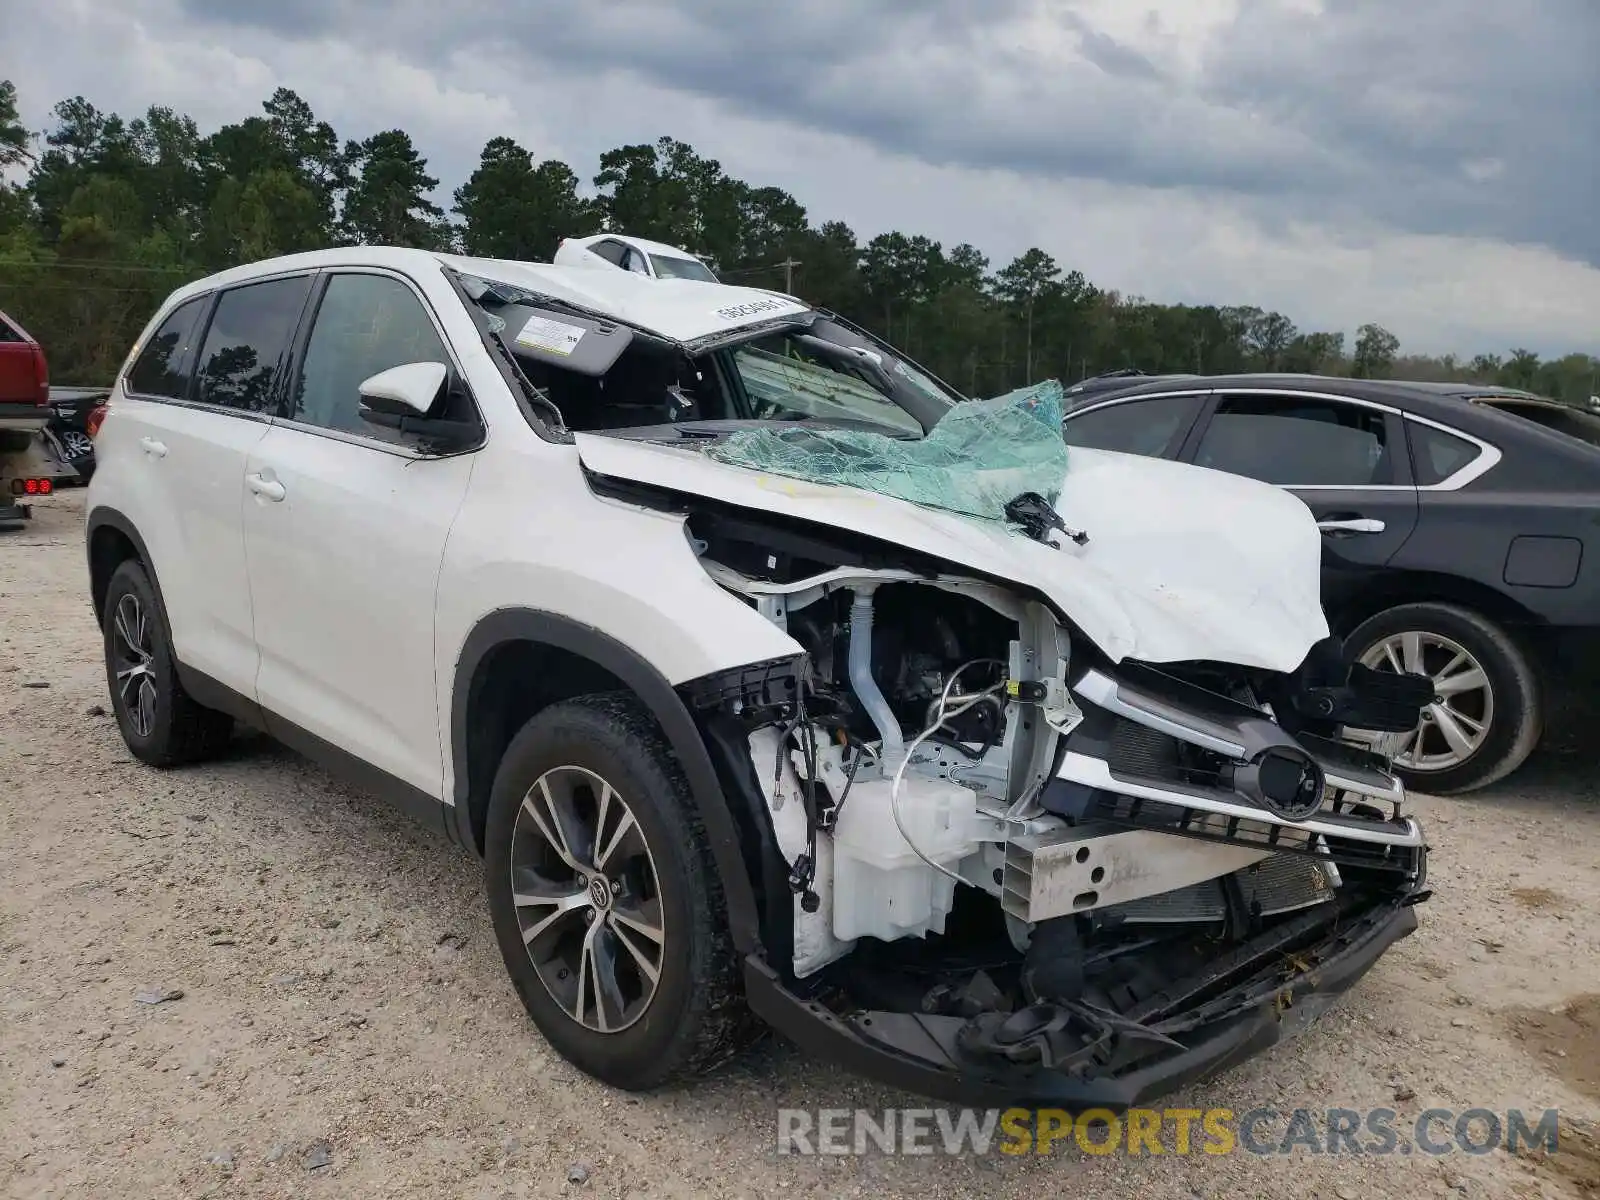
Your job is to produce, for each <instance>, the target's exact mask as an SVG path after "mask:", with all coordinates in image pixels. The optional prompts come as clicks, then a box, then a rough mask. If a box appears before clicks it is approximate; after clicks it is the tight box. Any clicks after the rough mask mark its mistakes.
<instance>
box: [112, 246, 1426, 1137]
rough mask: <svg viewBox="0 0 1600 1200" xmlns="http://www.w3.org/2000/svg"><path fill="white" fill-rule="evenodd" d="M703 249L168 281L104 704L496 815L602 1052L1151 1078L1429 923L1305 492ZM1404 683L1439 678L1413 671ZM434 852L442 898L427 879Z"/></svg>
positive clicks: (366, 257) (496, 894) (1394, 724)
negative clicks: (945, 368)
mask: <svg viewBox="0 0 1600 1200" xmlns="http://www.w3.org/2000/svg"><path fill="white" fill-rule="evenodd" d="M960 401H961V398H960V397H959V396H957V395H956V394H955V393H954V392H952V391H951V390H950V389H949V388H948V387H946V386H945V385H943V384H942V383H940V382H939V381H938V380H936V379H934V378H932V377H931V376H929V375H928V374H927V373H926V372H925V371H923V370H921V369H920V368H918V367H917V366H916V365H914V364H913V363H911V362H909V361H908V360H907V359H905V358H904V357H903V356H901V355H899V354H897V353H896V352H895V351H894V350H892V349H891V348H890V347H888V346H886V345H884V344H882V343H881V342H879V341H877V340H876V339H874V338H872V337H870V336H869V335H867V334H865V333H864V332H862V331H861V330H859V329H857V328H855V327H854V326H852V325H850V324H849V323H848V322H846V321H844V320H842V319H841V318H839V317H837V316H834V315H833V314H830V313H825V312H817V311H813V310H810V309H807V308H805V307H804V306H803V305H801V304H799V303H798V302H795V301H792V300H789V299H786V298H779V297H775V296H773V295H771V294H769V293H765V292H759V291H752V290H747V289H741V288H733V287H726V286H722V285H720V284H706V283H688V282H681V281H673V280H650V279H644V278H636V277H634V276H631V275H629V274H627V273H625V272H621V271H617V272H599V271H587V270H582V269H566V268H561V267H554V266H548V265H540V264H529V263H514V262H492V261H480V260H472V259H465V258H459V257H452V256H449V255H441V254H432V253H427V252H423V251H415V250H398V249H383V248H366V249H360V248H356V249H341V250H329V251H322V252H317V253H313V254H307V255H300V256H296V257H291V258H283V259H277V260H273V261H270V262H264V263H258V264H255V265H253V266H249V267H243V268H239V269H237V270H232V271H228V272H226V273H224V274H221V275H217V276H214V277H212V278H209V279H206V280H203V281H201V282H199V283H195V284H191V285H189V286H187V287H185V288H183V289H181V290H180V291H178V292H177V293H175V294H174V295H173V296H172V298H171V299H170V300H169V301H168V302H167V303H166V305H164V306H163V308H162V309H161V311H160V312H159V313H158V314H157V316H156V317H155V319H154V320H153V321H152V322H151V323H150V326H149V328H148V329H147V330H146V331H145V333H144V335H143V336H142V337H141V339H140V342H139V344H138V346H137V347H135V349H134V351H133V353H132V354H131V355H130V356H129V359H128V363H127V366H126V368H125V369H124V371H123V373H122V375H121V377H120V378H119V379H118V381H117V383H116V387H115V391H114V392H113V394H112V397H111V399H110V401H109V406H108V412H107V415H106V417H105V420H104V423H103V425H102V426H101V428H100V431H99V434H98V438H97V444H96V454H97V458H98V469H97V470H96V472H95V476H94V481H93V483H92V485H91V488H90V493H89V517H88V555H89V566H90V573H91V580H92V591H93V602H94V606H95V612H96V614H97V616H98V618H99V620H100V622H101V624H102V627H103V629H104V635H105V657H106V673H107V679H108V681H109V684H110V688H111V696H112V700H113V703H114V705H115V711H116V716H117V720H118V722H119V724H120V726H121V729H122V733H123V736H124V738H125V739H126V740H127V744H128V746H129V748H130V749H131V750H132V751H133V753H134V754H135V755H136V756H137V757H138V758H140V759H142V760H144V761H145V762H147V763H150V764H152V765H156V766H166V765H171V764H176V763H180V762H185V761H192V760H194V759H197V758H199V757H202V756H204V755H206V754H208V753H213V752H215V751H217V750H219V749H220V748H222V747H223V745H224V744H225V743H226V741H227V739H228V736H229V733H230V729H231V727H232V724H233V722H234V721H235V720H236V719H237V720H242V721H245V722H248V723H250V724H252V725H256V726H259V727H260V728H262V729H265V730H266V731H267V732H268V733H270V734H272V735H273V736H275V737H277V738H279V739H280V740H282V741H283V742H286V743H287V744H289V745H290V746H293V747H295V748H297V749H299V750H301V751H303V752H304V753H306V754H308V755H309V756H311V757H313V758H315V759H317V760H319V761H321V762H323V763H325V764H327V765H328V766H329V767H330V768H331V769H333V770H335V771H337V772H342V773H344V774H346V775H348V776H349V777H351V778H353V779H355V780H356V781H359V782H361V783H363V784H365V785H367V786H369V787H370V788H371V789H372V790H374V791H376V792H378V793H381V794H383V795H385V796H387V797H389V798H391V799H393V800H394V801H396V802H398V803H399V804H400V805H402V806H403V807H404V808H406V809H407V810H409V811H410V812H412V813H414V814H415V815H417V816H418V817H419V818H421V819H422V820H424V821H426V822H428V823H429V824H431V825H432V826H434V827H436V828H439V829H441V830H442V831H444V832H445V833H447V834H448V835H449V836H450V837H452V838H454V839H456V840H458V841H460V842H461V843H463V844H464V845H466V846H468V847H470V848H471V849H472V850H474V851H475V852H478V853H480V854H481V855H482V857H483V860H484V862H485V884H486V889H487V893H488V901H489V908H490V911H491V913H492V917H493V925H494V930H495V934H496V937H497V938H498V940H499V943H500V947H501V950H502V952H503V954H504V957H505V962H506V966H507V968H508V970H509V972H510V975H511V978H512V980H513V981H514V982H515V984H516V987H517V990H518V991H519V993H520V994H521V996H522V999H523V1002H524V1003H525V1004H526V1006H527V1009H528V1011H529V1013H530V1014H531V1015H532V1017H533V1020H534V1021H535V1022H536V1023H537V1025H538V1026H539V1028H540V1029H541V1030H542V1031H543V1033H544V1034H545V1036H546V1037H547V1038H548V1039H549V1041H550V1042H551V1043H552V1044H553V1045H554V1046H555V1047H556V1048H557V1049H558V1050H560V1052H561V1053H562V1054H564V1055H565V1056H566V1057H567V1058H569V1059H570V1060H571V1061H573V1062H574V1063H576V1064H578V1065H579V1066H580V1067H582V1068H583V1069H584V1070H586V1071H588V1072H590V1073H592V1074H593V1075H596V1076H598V1077H599V1078H601V1079H604V1080H607V1081H609V1082H611V1083H613V1084H616V1085H619V1086H622V1087H626V1088H645V1087H651V1086H654V1085H658V1084H661V1083H663V1082H665V1081H667V1080H669V1079H672V1078H675V1077H680V1076H683V1075H685V1074H687V1073H691V1072H694V1071H697V1070H703V1069H705V1068H706V1067H708V1066H710V1065H712V1064H713V1063H715V1062H717V1061H718V1060H720V1059H721V1058H723V1057H725V1056H726V1055H728V1054H730V1053H732V1052H733V1051H734V1050H735V1049H736V1048H737V1047H738V1046H739V1044H740V1043H741V1041H742V1040H743V1039H744V1038H745V1037H746V1036H747V1035H748V1033H749V1032H750V1031H751V1030H753V1029H755V1028H758V1022H755V1021H752V1020H750V1019H749V1014H751V1013H753V1014H754V1015H755V1016H757V1017H759V1018H761V1019H762V1020H764V1021H765V1022H766V1023H767V1024H769V1025H771V1026H773V1027H775V1028H777V1029H778V1030H780V1031H782V1032H783V1033H785V1034H787V1035H788V1036H790V1037H791V1038H793V1039H794V1040H796V1041H798V1042H799V1043H801V1044H802V1045H803V1046H805V1047H807V1048H809V1049H811V1050H813V1051H815V1052H817V1053H819V1054H825V1055H828V1056H830V1057H834V1058H837V1059H840V1060H842V1061H844V1062H846V1063H848V1064H849V1065H851V1066H852V1067H854V1068H855V1069H857V1070H860V1071H862V1072H864V1073H867V1074H871V1075H874V1076H877V1077H879V1078H881V1079H883V1080H886V1081H888V1082H891V1083H893V1084H896V1085H900V1086H903V1087H906V1088H909V1089H911V1090H914V1091H919V1092H922V1093H925V1094H928V1095H933V1096H938V1097H943V1098H948V1099H955V1100H960V1101H966V1102H973V1103H1009V1102H1014V1101H1031V1102H1037V1103H1060V1104H1069V1105H1075V1106H1081V1105H1084V1104H1088V1103H1095V1104H1107V1105H1110V1106H1113V1107H1116V1106H1122V1105H1127V1104H1132V1103H1136V1102H1141V1101H1143V1100H1146V1099H1149V1098H1150V1097H1152V1096H1154V1095H1156V1094H1158V1093H1160V1092H1162V1091H1165V1090H1168V1089H1170V1088H1172V1087H1174V1086H1176V1085H1178V1084H1179V1083H1181V1082H1183V1081H1185V1080H1188V1079H1192V1078H1195V1077H1197V1076H1199V1075H1202V1074H1204V1073H1206V1072H1208V1071H1210V1070H1213V1069H1215V1068H1217V1067H1218V1066H1221V1065H1224V1064H1227V1063H1231V1062H1234V1061H1237V1060H1238V1059H1239V1058H1241V1057H1243V1056H1245V1055H1247V1054H1249V1053H1251V1052H1253V1051H1254V1050H1257V1049H1259V1048H1261V1047H1263V1046H1266V1045H1268V1044H1270V1043H1271V1042H1273V1041H1275V1040H1276V1039H1278V1038H1279V1037H1280V1036H1283V1034H1284V1033H1286V1032H1292V1031H1294V1030H1296V1029H1298V1028H1300V1027H1301V1026H1303V1025H1304V1024H1305V1023H1306V1022H1307V1021H1308V1020H1309V1019H1310V1018H1312V1017H1314V1016H1315V1015H1316V1014H1317V1013H1318V1012H1319V1011H1320V1010H1321V1009H1322V1008H1323V1007H1324V1006H1325V1005H1326V1004H1327V1003H1328V1002H1329V1000H1330V999H1331V998H1332V997H1334V996H1335V995H1337V994H1338V993H1340V992H1341V991H1343V990H1344V989H1346V988H1347V987H1349V986H1350V984H1351V983H1352V982H1353V981H1354V980H1355V979H1356V978H1357V977H1359V976H1360V975H1361V974H1362V973H1363V972H1364V971H1365V970H1366V969H1367V968H1368V967H1370V966H1371V965H1372V963H1373V962H1374V961H1375V960H1376V959H1377V958H1378V956H1379V955H1380V954H1381V953H1382V952H1383V950H1384V949H1385V948H1386V947H1387V946H1389V945H1390V944H1391V943H1393V942H1394V941H1395V940H1396V939H1398V938H1400V937H1402V936H1404V935H1405V934H1407V933H1408V932H1410V931H1411V930H1412V929H1413V928H1415V924H1416V919H1415V915H1414V910H1413V905H1414V904H1415V903H1416V902H1417V901H1419V900H1421V899H1422V898H1423V897H1424V896H1425V894H1426V893H1425V891H1424V886H1425V884H1424V874H1425V872H1424V859H1425V853H1426V849H1425V846H1424V843H1423V837H1422V832H1421V830H1420V829H1419V828H1418V826H1417V824H1416V822H1415V821H1414V820H1412V819H1411V818H1410V817H1409V816H1407V815H1406V813H1405V811H1404V804H1405V798H1404V795H1403V792H1402V789H1401V787H1400V786H1399V785H1398V784H1397V783H1396V782H1395V780H1394V778H1393V777H1392V776H1391V775H1390V774H1389V772H1388V771H1387V769H1386V764H1384V763H1383V762H1382V761H1381V760H1378V759H1376V758H1374V757H1372V756H1371V755H1370V754H1369V753H1368V752H1366V751H1364V750H1361V749H1357V748H1354V747H1352V746H1349V745H1346V744H1344V743H1343V742H1342V741H1340V740H1339V735H1340V730H1341V728H1342V726H1343V725H1344V724H1346V723H1348V724H1350V725H1352V726H1355V727H1359V728H1362V729H1367V730H1371V729H1384V728H1393V729H1396V730H1399V729H1409V728H1411V727H1412V726H1413V725H1414V724H1415V722H1416V720H1417V710H1418V707H1419V706H1420V705H1421V704H1422V703H1424V702H1425V701H1426V700H1428V699H1431V695H1430V694H1429V693H1430V692H1431V688H1429V686H1428V685H1427V684H1426V681H1421V682H1420V684H1419V681H1417V680H1414V679H1411V678H1409V677H1404V676H1397V675H1380V674H1378V673H1376V672H1373V671H1369V670H1367V669H1366V668H1363V667H1360V666H1355V667H1352V666H1351V665H1349V664H1348V663H1346V662H1345V661H1344V659H1343V657H1342V655H1341V653H1340V651H1339V649H1338V645H1337V643H1336V642H1333V641H1332V640H1330V639H1329V638H1328V630H1327V627H1326V625H1325V623H1324V620H1323V616H1322V612H1321V609H1320V606H1319V602H1318V554H1319V539H1318V534H1317V529H1316V526H1315V524H1314V523H1313V521H1312V519H1311V515H1310V513H1309V512H1308V510H1306V508H1305V507H1304V506H1303V505H1302V504H1301V503H1300V501H1298V500H1297V499H1295V498H1293V497H1291V496H1288V495H1285V494H1284V493H1282V492H1280V491H1278V490H1276V489H1274V488H1271V487H1268V486H1266V485H1263V484H1257V483H1254V482H1252V481H1249V480H1245V479H1240V478H1236V477H1233V476H1229V475H1223V474H1219V473H1215V472H1210V471H1205V470H1201V469H1198V468H1191V467H1185V466H1180V465H1175V464H1170V463H1164V462H1155V461H1150V460H1147V459H1142V458H1133V457H1126V456H1122V455H1115V454H1107V453H1095V452H1091V451H1086V450H1077V449H1074V450H1072V451H1070V455H1071V457H1070V459H1069V458H1068V457H1067V455H1068V451H1067V449H1066V447H1065V446H1064V445H1063V443H1062V440H1061V437H1060V433H1059V391H1058V390H1056V389H1054V388H1053V387H1042V388H1036V389H1032V390H1029V391H1026V392H1022V393H1018V394H1015V395H1013V396H1009V397H1002V398H1000V399H998V400H993V401H983V402H968V403H961V402H960ZM1419 686H1420V688H1421V694H1419V691H1418V687H1419ZM422 899H425V898H421V897H419V900H422Z"/></svg>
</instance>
